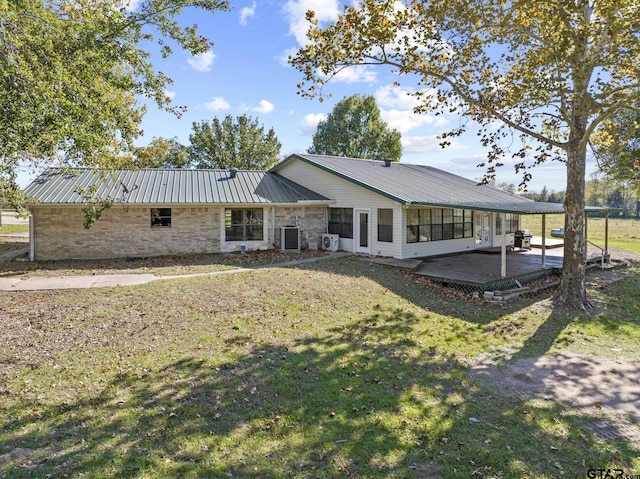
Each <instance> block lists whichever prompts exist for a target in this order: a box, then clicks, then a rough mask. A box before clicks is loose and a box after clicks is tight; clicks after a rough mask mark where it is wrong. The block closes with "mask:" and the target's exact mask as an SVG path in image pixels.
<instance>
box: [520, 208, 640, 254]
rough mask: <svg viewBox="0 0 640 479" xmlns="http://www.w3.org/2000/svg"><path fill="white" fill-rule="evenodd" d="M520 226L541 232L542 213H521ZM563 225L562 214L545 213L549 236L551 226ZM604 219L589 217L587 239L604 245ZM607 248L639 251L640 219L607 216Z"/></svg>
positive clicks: (558, 226) (548, 235)
mask: <svg viewBox="0 0 640 479" xmlns="http://www.w3.org/2000/svg"><path fill="white" fill-rule="evenodd" d="M522 227H523V228H524V229H528V230H530V231H531V232H532V233H533V234H534V235H536V236H540V235H541V234H542V215H523V216H522ZM562 227H564V216H563V215H547V218H546V228H545V229H546V232H547V235H546V236H547V237H549V238H550V237H551V229H552V228H562ZM605 231H606V221H605V219H604V218H589V219H588V222H587V236H588V240H589V241H592V242H593V243H595V244H597V245H599V246H601V247H604V245H605ZM609 248H616V249H621V250H627V251H634V252H636V253H640V220H638V219H619V218H609Z"/></svg>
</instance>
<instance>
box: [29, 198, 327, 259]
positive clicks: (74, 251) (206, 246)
mask: <svg viewBox="0 0 640 479" xmlns="http://www.w3.org/2000/svg"><path fill="white" fill-rule="evenodd" d="M30 210H31V213H32V216H33V227H34V247H35V248H34V254H35V256H34V259H35V260H59V259H71V258H76V259H89V258H116V257H145V256H160V255H171V254H193V253H219V252H221V251H236V250H239V248H240V243H238V244H237V245H236V244H235V243H225V241H224V210H225V208H224V207H219V206H209V207H177V208H176V207H172V208H171V227H151V213H150V208H145V207H137V206H136V207H133V206H122V205H117V204H116V205H114V206H113V207H112V208H111V209H109V210H107V211H105V212H104V213H103V215H102V217H101V218H100V219H99V220H98V221H96V222H95V223H94V225H93V226H92V227H91V228H90V229H88V230H87V229H84V228H83V226H82V225H83V221H84V215H83V213H82V208H81V207H80V206H67V207H49V206H44V205H36V206H32V207H31V208H30ZM264 221H265V222H267V225H266V226H267V227H266V231H267V238H266V241H263V242H260V245H262V246H260V249H262V248H269V247H273V245H276V246H277V247H280V227H281V226H289V225H297V226H299V227H300V232H301V234H300V237H301V246H302V249H306V248H308V247H309V246H311V247H313V246H315V247H316V248H317V247H319V245H321V239H322V234H323V233H325V232H326V228H327V226H326V225H327V223H326V208H325V207H324V206H322V207H317V206H313V207H311V206H309V207H304V206H303V207H299V206H291V207H288V206H287V207H284V206H277V207H276V209H275V230H274V228H272V223H273V221H272V208H271V206H268V207H266V208H265V209H264ZM247 246H249V245H247Z"/></svg>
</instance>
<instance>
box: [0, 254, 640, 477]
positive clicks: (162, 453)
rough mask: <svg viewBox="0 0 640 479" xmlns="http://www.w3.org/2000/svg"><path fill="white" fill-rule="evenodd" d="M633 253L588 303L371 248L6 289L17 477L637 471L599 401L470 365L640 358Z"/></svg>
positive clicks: (8, 421) (5, 442)
mask: <svg viewBox="0 0 640 479" xmlns="http://www.w3.org/2000/svg"><path fill="white" fill-rule="evenodd" d="M632 271H633V274H631V275H630V276H629V277H628V279H626V280H625V281H622V282H619V283H616V284H614V285H613V286H610V287H609V288H608V289H607V291H606V292H605V291H601V290H594V291H592V295H591V296H592V299H593V301H594V303H595V304H596V307H597V309H596V313H594V314H592V315H584V316H582V315H574V314H570V313H567V312H565V311H563V310H562V309H560V308H557V307H554V304H553V302H552V301H550V300H549V299H548V298H545V297H537V298H529V299H523V300H520V301H519V302H514V303H509V304H507V305H502V306H500V305H493V304H488V303H482V302H467V301H463V300H460V299H459V298H458V297H457V296H453V295H452V293H450V292H447V291H446V290H441V289H436V288H430V287H427V286H425V285H424V284H421V283H419V282H416V281H414V279H413V278H412V277H411V276H409V275H407V274H404V273H401V272H398V271H396V270H393V269H390V268H386V267H384V266H381V265H376V264H371V263H369V262H368V261H366V260H363V259H357V258H343V259H336V260H326V261H322V262H319V263H313V264H308V265H303V266H300V267H296V268H279V269H268V270H256V271H252V272H247V273H241V274H234V275H224V276H211V277H199V278H192V279H181V280H169V281H162V282H156V283H151V284H147V285H143V286H137V287H129V288H103V289H96V290H81V291H57V292H23V293H0V318H2V319H1V320H0V321H1V322H2V328H0V426H1V427H0V477H7V478H22V477H24V478H31V477H42V478H45V477H100V478H102V477H107V478H110V477H114V478H115V477H117V478H123V477H125V478H173V477H185V478H203V477H211V478H227V477H231V478H252V479H257V478H338V477H358V478H438V477H442V478H459V477H469V478H473V477H478V478H491V477H495V478H523V477H525V478H556V477H561V476H562V477H571V478H574V477H580V478H584V477H587V471H588V470H589V469H590V468H596V469H602V468H604V469H608V468H611V469H614V468H621V469H623V470H624V471H625V473H628V474H631V473H633V474H638V473H640V459H638V458H639V457H640V449H639V448H638V447H637V446H634V445H633V444H631V443H628V442H626V441H622V440H618V441H613V440H605V439H603V438H601V437H599V436H596V435H594V433H593V432H592V428H589V427H588V426H589V424H591V423H592V421H593V420H594V416H593V415H591V414H582V413H580V412H578V411H577V410H574V409H572V408H570V407H568V406H563V405H561V404H557V403H553V402H550V401H542V400H522V399H517V398H514V397H510V396H505V395H502V394H500V393H499V392H498V391H497V390H495V389H493V388H491V387H489V386H486V385H484V384H483V383H481V382H477V381H474V380H472V379H471V378H470V375H469V372H468V366H469V365H470V364H473V363H474V362H475V361H477V360H478V359H479V358H487V357H489V358H493V359H494V360H496V361H498V362H500V361H503V360H505V359H508V358H509V357H512V356H514V355H517V356H519V357H523V356H531V355H538V354H545V353H548V352H558V351H574V352H582V353H598V354H604V355H606V354H611V355H613V354H615V355H618V356H623V357H626V358H628V359H631V360H634V361H640V351H638V348H637V344H638V342H639V341H640V320H639V319H638V318H639V317H640V314H639V310H638V307H639V306H638V303H637V301H634V300H632V299H630V298H629V295H631V297H632V298H633V297H636V298H637V293H636V292H637V290H638V288H639V287H640V273H639V272H638V270H632ZM613 351H615V353H614V352H613ZM17 448H20V449H17ZM11 451H14V455H15V456H20V457H19V458H17V459H13V460H10V459H9V456H2V455H3V454H8V453H10V452H11ZM16 451H17V452H16ZM3 457H4V458H5V459H4V461H3V460H2V458H3Z"/></svg>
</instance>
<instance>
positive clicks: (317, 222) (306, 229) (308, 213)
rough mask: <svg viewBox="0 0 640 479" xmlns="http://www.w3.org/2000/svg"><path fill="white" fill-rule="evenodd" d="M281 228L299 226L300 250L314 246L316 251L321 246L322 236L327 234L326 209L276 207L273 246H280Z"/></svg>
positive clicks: (318, 207) (322, 207)
mask: <svg viewBox="0 0 640 479" xmlns="http://www.w3.org/2000/svg"><path fill="white" fill-rule="evenodd" d="M281 226H299V227H300V246H301V248H302V249H307V248H309V247H310V246H311V247H313V246H314V245H315V248H316V249H317V248H319V247H320V245H321V244H322V234H323V233H326V232H327V208H326V207H324V206H307V207H305V206H303V207H299V206H291V207H289V206H280V207H277V208H276V232H275V234H276V239H275V244H276V245H277V246H278V247H280V246H281V245H280V227H281Z"/></svg>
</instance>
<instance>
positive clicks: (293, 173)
mask: <svg viewBox="0 0 640 479" xmlns="http://www.w3.org/2000/svg"><path fill="white" fill-rule="evenodd" d="M278 174H279V175H282V176H284V177H285V178H288V179H290V180H292V181H295V182H296V183H298V184H299V185H302V186H304V187H306V188H309V189H310V190H313V191H315V192H317V193H320V194H321V195H324V196H326V197H327V198H330V199H332V200H334V202H333V203H332V204H331V207H333V208H354V209H357V208H361V209H368V210H370V213H369V245H370V251H371V254H372V255H376V256H392V257H395V258H400V257H401V254H402V216H403V214H402V206H401V205H400V204H399V203H396V202H395V201H393V200H390V199H388V198H385V197H384V196H381V195H379V194H377V193H374V192H373V191H369V190H367V189H366V188H363V187H360V186H358V185H355V184H353V183H351V182H350V181H347V180H344V179H342V178H340V177H339V176H336V175H334V174H331V173H329V172H326V171H324V170H322V169H320V168H317V167H315V166H312V165H308V164H307V163H304V162H303V161H292V162H290V163H289V164H287V165H285V166H284V167H283V168H282V169H280V170H279V171H278ZM378 208H388V209H393V210H394V211H393V243H388V242H384V241H378ZM355 220H356V219H355V218H354V221H355ZM340 249H341V250H344V251H355V245H354V240H352V239H350V238H340Z"/></svg>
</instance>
